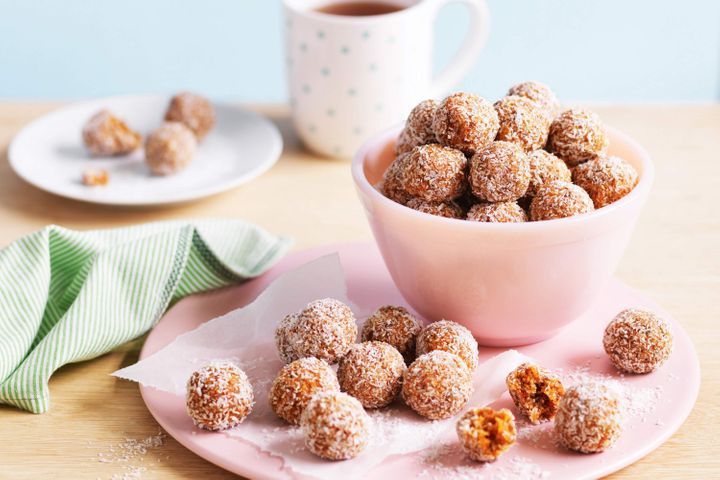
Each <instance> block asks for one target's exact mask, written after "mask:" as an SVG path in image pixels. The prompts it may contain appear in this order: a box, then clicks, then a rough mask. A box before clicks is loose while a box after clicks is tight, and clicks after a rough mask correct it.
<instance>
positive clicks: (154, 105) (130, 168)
mask: <svg viewBox="0 0 720 480" xmlns="http://www.w3.org/2000/svg"><path fill="white" fill-rule="evenodd" d="M169 100H170V97H169V96H165V95H132V96H121V97H112V98H105V99H101V100H92V101H88V102H83V103H78V104H74V105H71V106H69V107H66V108H62V109H60V110H57V111H54V112H51V113H49V114H48V115H45V116H44V117H42V118H39V119H38V120H35V121H34V122H32V123H31V124H29V125H28V126H27V127H25V128H24V129H23V130H22V131H21V132H20V133H19V134H18V135H17V136H16V137H15V138H14V139H13V142H12V144H11V145H10V148H9V150H8V157H9V160H10V166H11V167H12V168H13V170H15V172H16V173H17V174H18V175H19V176H20V177H21V178H23V179H24V180H25V181H27V182H28V183H30V184H32V185H35V186H36V187H38V188H41V189H43V190H46V191H48V192H51V193H54V194H56V195H60V196H63V197H68V198H73V199H75V200H81V201H86V202H93V203H102V204H107V205H160V204H167V203H177V202H186V201H189V200H195V199H199V198H202V197H207V196H209V195H213V194H216V193H219V192H223V191H225V190H228V189H231V188H233V187H236V186H238V185H240V184H243V183H246V182H248V181H250V180H252V179H253V178H255V177H257V176H259V175H261V174H262V173H264V172H265V171H267V170H268V169H269V168H270V167H272V166H273V165H274V164H275V162H277V160H278V158H279V157H280V152H281V151H282V137H281V136H280V132H278V130H277V128H276V127H275V125H273V124H272V123H271V122H270V121H269V120H267V119H265V118H263V117H261V116H260V115H258V114H256V113H253V112H250V111H248V110H244V109H242V108H240V107H237V106H233V105H229V104H218V103H215V112H216V116H217V122H216V125H215V128H214V129H213V130H212V131H211V132H210V133H209V134H208V136H207V137H205V139H203V141H202V142H201V143H200V145H199V146H198V150H197V154H196V156H195V158H194V159H193V161H192V163H191V164H190V165H189V166H188V167H187V168H186V169H184V170H182V171H181V172H179V173H177V174H175V175H168V176H165V177H159V176H153V175H151V174H150V172H149V170H148V169H147V167H146V166H145V164H144V162H143V151H142V149H140V150H138V151H135V152H134V153H132V154H131V155H128V156H123V157H105V158H92V157H90V155H89V154H88V153H87V151H86V150H85V148H84V146H83V142H82V138H81V131H82V127H83V125H84V124H85V122H86V121H87V119H88V118H90V117H91V116H92V115H93V114H95V113H96V112H97V111H98V110H101V109H103V108H107V109H109V110H110V111H112V112H113V113H114V114H116V115H117V116H119V117H120V118H122V119H123V120H125V121H126V122H127V123H128V125H129V126H130V127H131V128H132V129H134V130H136V131H139V132H140V133H141V134H142V135H143V137H145V136H146V135H147V134H148V133H150V132H151V131H152V130H154V129H155V128H156V127H157V126H158V125H160V123H162V120H163V116H164V115H165V110H166V108H167V105H168V102H169ZM90 167H97V168H103V169H105V170H107V171H108V173H109V174H110V182H109V184H108V185H106V186H102V187H88V186H85V185H83V184H82V182H81V179H82V173H83V171H84V170H85V169H86V168H90Z"/></svg>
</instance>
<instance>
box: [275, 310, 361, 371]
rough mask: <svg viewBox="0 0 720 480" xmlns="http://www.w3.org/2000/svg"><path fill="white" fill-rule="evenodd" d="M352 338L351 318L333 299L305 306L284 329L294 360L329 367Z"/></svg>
mask: <svg viewBox="0 0 720 480" xmlns="http://www.w3.org/2000/svg"><path fill="white" fill-rule="evenodd" d="M356 338H357V325H356V324H355V315H353V312H352V310H350V307H348V306H347V305H345V304H344V303H342V302H341V301H339V300H335V299H334V298H324V299H321V300H315V301H314V302H311V303H310V304H308V306H307V307H306V308H305V309H304V310H302V311H301V312H300V313H299V314H298V316H297V317H296V319H295V322H294V323H293V324H292V325H291V326H290V327H289V329H288V341H289V343H290V345H291V348H292V350H293V351H294V352H295V356H296V357H297V358H302V357H316V358H319V359H321V360H325V361H326V362H328V363H330V364H333V363H337V362H338V360H340V359H341V358H342V357H343V356H344V355H345V354H346V353H347V351H348V350H349V349H350V346H351V345H352V344H353V343H355V339H356Z"/></svg>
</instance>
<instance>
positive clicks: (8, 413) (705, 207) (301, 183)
mask: <svg viewBox="0 0 720 480" xmlns="http://www.w3.org/2000/svg"><path fill="white" fill-rule="evenodd" d="M57 106H58V105H57V104H47V103H9V102H5V103H0V246H4V245H6V244H8V243H9V242H11V241H13V240H14V239H16V238H18V237H20V236H22V235H25V234H27V233H30V232H32V231H34V230H36V229H39V228H41V227H43V226H44V225H47V224H49V223H55V224H59V225H63V226H65V227H69V228H76V229H90V228H101V227H117V226H122V225H130V224H135V223H140V222H149V221H153V220H160V219H169V218H193V217H240V218H244V219H246V220H248V221H251V222H255V223H257V224H259V225H262V226H263V227H265V228H267V229H268V230H270V231H272V232H276V233H284V234H289V235H292V236H294V237H295V238H296V241H297V242H296V244H295V248H304V247H308V246H312V245H318V244H324V243H332V242H342V241H357V240H367V241H370V240H371V234H370V230H369V228H368V226H367V223H366V221H365V218H364V217H363V213H362V210H361V207H360V205H359V203H358V201H356V198H355V192H354V189H353V185H352V180H351V177H350V169H349V163H348V162H347V161H343V160H330V159H323V158H318V157H316V156H314V155H312V154H310V153H308V152H306V151H305V150H303V149H302V147H301V146H300V144H299V142H298V141H297V139H296V137H295V135H294V134H293V132H292V129H291V127H290V122H289V120H288V117H287V111H286V109H285V108H284V107H278V106H271V107H270V106H269V107H261V108H259V110H260V111H261V112H263V113H265V114H267V115H269V116H270V117H271V118H272V119H273V121H275V122H276V123H277V124H278V126H279V127H280V129H281V131H282V133H283V136H284V138H285V150H284V152H283V156H282V158H281V160H280V161H279V163H278V164H277V165H276V166H275V167H274V168H273V169H272V170H271V171H269V172H268V173H266V174H265V175H263V176H262V177H261V178H259V179H257V180H255V181H253V182H251V183H250V184H248V185H246V186H242V187H240V188H237V189H236V190H234V191H231V192H228V193H225V194H222V195H218V196H215V197H212V198H209V199H206V200H202V201H199V202H197V203H193V204H189V205H181V206H172V207H162V208H153V209H139V208H110V207H102V206H95V205H91V204H84V203H78V202H75V201H71V200H65V199H62V198H59V197H55V196H53V195H50V194H47V193H44V192H42V191H40V190H37V189H35V188H34V187H31V186H29V185H27V184H25V183H24V182H23V181H22V180H20V179H19V178H18V177H17V176H16V175H15V174H14V173H13V172H12V171H11V169H10V167H9V165H8V161H7V146H8V144H9V142H10V140H11V139H12V137H13V135H15V134H16V133H17V132H18V131H19V130H20V129H21V128H22V127H23V126H24V125H25V124H27V123H28V122H29V121H31V120H33V119H34V118H36V117H38V116H40V115H42V114H44V113H46V112H48V111H50V110H52V109H53V108H56V107H57ZM594 108H595V110H596V111H597V112H598V113H600V115H601V116H602V117H603V119H604V120H605V121H606V122H607V123H608V124H611V125H613V126H615V127H618V128H620V129H621V130H624V131H626V132H627V133H629V134H630V135H632V136H633V137H635V138H636V139H637V140H638V141H640V143H642V144H643V145H645V147H646V148H647V149H648V150H649V151H650V153H651V154H652V156H653V158H654V160H655V162H656V164H657V179H656V183H655V186H654V188H653V192H652V195H651V197H650V201H649V202H648V205H647V207H646V209H645V211H644V213H643V215H642V217H641V218H640V222H639V224H638V227H637V230H636V231H635V234H634V236H633V238H632V242H631V244H630V246H629V248H628V250H627V252H626V253H625V256H624V258H623V261H622V263H621V265H620V267H619V270H618V272H617V273H618V276H619V277H620V278H621V279H623V280H624V281H625V282H627V283H629V284H630V285H632V286H633V287H636V288H638V289H641V290H642V291H643V292H645V293H646V294H647V295H649V296H651V297H653V298H654V299H655V300H657V301H658V302H660V303H661V304H663V305H664V306H665V307H666V308H667V309H668V310H669V311H670V312H672V313H673V314H674V315H675V317H676V318H677V319H678V320H679V321H680V322H681V323H682V325H683V326H684V327H685V329H686V330H687V331H688V332H689V334H690V336H691V337H692V339H693V341H694V342H695V346H696V347H697V351H698V353H699V355H700V362H701V365H702V376H703V380H702V387H701V391H700V397H699V399H698V402H697V405H696V406H695V409H694V411H693V412H692V414H691V415H690V417H689V419H688V420H687V422H686V423H685V425H684V426H683V427H682V428H681V429H680V431H679V432H678V433H676V434H675V435H674V436H673V437H672V438H671V439H670V440H669V441H668V442H667V443H665V444H664V445H663V446H662V447H660V448H659V449H657V450H655V451H654V452H653V453H651V454H650V455H648V456H647V457H645V458H644V459H642V460H640V461H639V462H637V463H636V464H634V465H632V466H630V467H628V468H626V469H624V470H623V471H621V472H619V473H618V474H616V475H615V476H614V477H615V478H631V477H632V478H648V479H654V478H659V477H660V478H710V477H713V476H718V475H720V441H719V439H720V435H718V433H717V425H719V424H720V415H719V412H720V408H719V406H720V405H719V404H720V325H719V324H718V321H719V320H720V222H719V221H718V213H717V207H716V205H715V202H716V201H717V196H718V194H717V190H718V184H720V105H689V106H684V105H672V106H671V105H645V106H599V107H594ZM280 192H282V193H280ZM1 334H2V332H0V335H1ZM142 342H143V339H142V338H141V339H138V340H136V341H133V342H130V343H128V344H126V345H124V346H122V347H120V348H117V349H116V350H115V351H113V352H112V353H109V354H106V355H104V356H102V357H100V358H98V359H95V360H91V361H87V362H83V363H79V364H75V365H69V366H66V367H64V368H61V369H60V370H59V371H58V372H57V373H56V374H55V375H54V376H53V377H52V380H51V382H50V387H51V388H50V390H51V397H52V406H51V409H50V411H49V412H48V413H45V414H43V415H32V414H29V413H26V412H22V411H20V410H16V409H13V408H9V407H6V406H0V478H27V479H36V478H75V479H84V478H124V476H126V477H127V478H135V477H132V475H135V474H138V475H142V478H188V479H190V478H197V477H199V476H202V477H201V478H203V479H205V480H211V479H219V478H230V477H231V475H230V474H229V473H227V472H225V471H224V470H222V469H220V468H218V467H215V466H213V465H211V464H210V463H208V462H206V461H204V460H203V459H201V458H199V457H197V456H195V455H194V454H193V453H191V452H189V451H187V450H186V449H185V448H184V447H182V446H181V445H179V444H178V443H177V442H175V441H174V440H173V439H172V438H168V439H167V440H166V442H165V444H164V445H162V446H160V447H157V448H153V449H150V450H149V451H148V452H147V454H145V455H139V456H137V457H135V458H131V459H130V460H128V461H126V462H125V461H120V460H118V457H119V456H120V455H118V454H117V452H118V451H120V450H122V447H121V446H119V444H121V443H122V442H125V441H126V440H127V439H137V440H142V439H144V438H147V437H150V436H152V435H156V434H157V433H158V431H159V427H158V425H157V424H156V423H155V421H154V420H153V418H152V417H151V416H150V414H149V413H148V411H147V410H146V409H145V406H144V404H143V402H142V399H141V398H140V394H139V392H138V388H137V385H136V384H134V383H130V382H125V381H120V380H117V379H115V378H113V377H111V376H109V375H108V374H109V373H110V372H112V371H114V370H116V369H117V368H119V367H122V366H125V365H128V364H131V363H134V362H135V361H136V360H137V358H138V352H139V348H140V346H141V345H142ZM103 458H105V459H109V460H113V461H101V460H102V459H103ZM143 469H144V470H143Z"/></svg>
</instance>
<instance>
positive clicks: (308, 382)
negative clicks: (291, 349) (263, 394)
mask: <svg viewBox="0 0 720 480" xmlns="http://www.w3.org/2000/svg"><path fill="white" fill-rule="evenodd" d="M338 391H340V385H339V384H338V380H337V377H336V376H335V372H333V370H332V368H330V365H328V364H327V362H325V361H323V360H320V359H317V358H315V357H305V358H301V359H299V360H295V361H294V362H292V363H289V364H287V365H285V366H284V367H283V368H282V369H281V370H280V372H279V373H278V374H277V377H275V380H274V381H273V384H272V387H270V394H269V395H268V401H269V403H270V407H271V408H272V409H273V412H275V414H276V415H277V416H278V417H280V418H282V419H283V420H285V421H286V422H288V423H290V424H292V425H297V424H299V423H300V415H302V413H303V411H304V410H305V407H307V405H308V403H309V402H310V400H311V399H312V397H313V395H315V394H316V393H320V392H338Z"/></svg>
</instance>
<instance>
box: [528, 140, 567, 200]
mask: <svg viewBox="0 0 720 480" xmlns="http://www.w3.org/2000/svg"><path fill="white" fill-rule="evenodd" d="M528 158H529V159H530V184H529V185H528V189H527V192H526V193H525V194H526V195H527V196H528V197H534V196H535V195H537V192H538V190H540V188H541V187H542V186H543V185H545V184H546V183H549V182H552V181H553V180H561V181H563V182H570V180H571V179H572V175H571V173H570V169H569V168H568V166H567V165H566V164H565V162H563V161H562V160H560V159H559V158H558V157H556V156H555V155H553V154H552V153H550V152H547V151H545V150H535V151H534V152H532V153H530V154H528Z"/></svg>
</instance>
